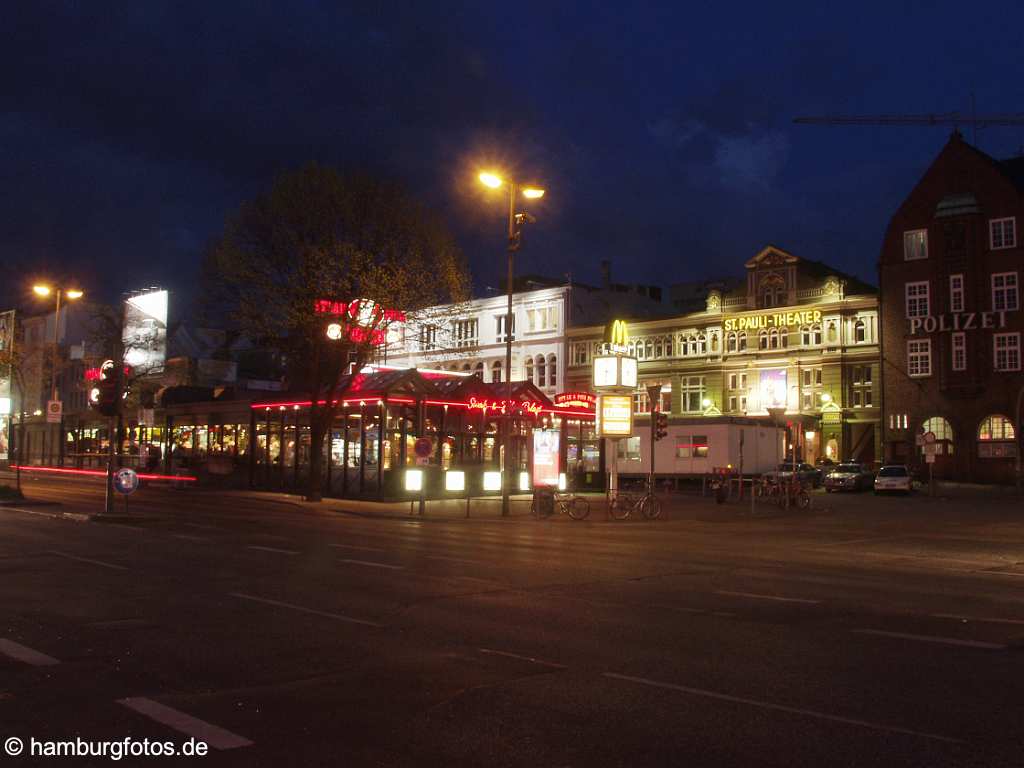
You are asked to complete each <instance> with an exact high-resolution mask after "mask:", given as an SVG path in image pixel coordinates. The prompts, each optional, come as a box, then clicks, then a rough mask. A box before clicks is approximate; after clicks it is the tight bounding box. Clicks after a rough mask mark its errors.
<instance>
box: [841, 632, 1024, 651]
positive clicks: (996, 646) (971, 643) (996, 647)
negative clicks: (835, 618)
mask: <svg viewBox="0 0 1024 768" xmlns="http://www.w3.org/2000/svg"><path fill="white" fill-rule="evenodd" d="M852 631H853V632H854V633H855V634H858V635H878V636H879V637H896V638H900V639H902V640H919V641H921V642H922V643H938V644H940V645H962V646H965V647H967V648H984V649H986V650H990V651H1005V650H1006V648H1007V646H1005V645H1003V644H1002V643H986V642H984V641H982V640H959V639H957V638H955V637H935V636H933V635H910V634H906V633H904V632H886V631H884V630H881V629H854V630H852Z"/></svg>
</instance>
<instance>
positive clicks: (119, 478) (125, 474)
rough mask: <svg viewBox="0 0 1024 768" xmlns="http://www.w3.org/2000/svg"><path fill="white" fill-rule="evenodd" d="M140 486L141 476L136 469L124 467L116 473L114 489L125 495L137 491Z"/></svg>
mask: <svg viewBox="0 0 1024 768" xmlns="http://www.w3.org/2000/svg"><path fill="white" fill-rule="evenodd" d="M138 487H139V476H138V474H136V472H135V470H134V469H130V468H129V467H123V468H122V469H119V470H117V472H115V473H114V490H115V491H117V492H118V493H123V494H124V495H125V496H128V495H129V494H132V493H135V491H136V490H137V489H138Z"/></svg>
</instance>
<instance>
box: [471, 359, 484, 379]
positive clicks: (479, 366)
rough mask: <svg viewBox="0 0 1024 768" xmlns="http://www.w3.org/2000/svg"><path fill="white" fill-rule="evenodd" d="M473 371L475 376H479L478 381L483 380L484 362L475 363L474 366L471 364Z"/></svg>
mask: <svg viewBox="0 0 1024 768" xmlns="http://www.w3.org/2000/svg"><path fill="white" fill-rule="evenodd" d="M473 373H475V374H476V375H477V376H479V377H480V381H483V380H484V364H483V363H477V364H476V365H475V366H473Z"/></svg>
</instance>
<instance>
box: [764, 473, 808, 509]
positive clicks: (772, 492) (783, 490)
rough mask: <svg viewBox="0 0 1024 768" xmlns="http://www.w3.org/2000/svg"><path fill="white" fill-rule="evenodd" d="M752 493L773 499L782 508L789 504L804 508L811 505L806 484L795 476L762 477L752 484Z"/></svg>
mask: <svg viewBox="0 0 1024 768" xmlns="http://www.w3.org/2000/svg"><path fill="white" fill-rule="evenodd" d="M754 495H755V496H757V497H758V498H761V499H768V500H770V501H774V502H775V503H776V504H778V505H779V506H780V507H782V508H783V509H785V508H787V507H789V506H790V505H792V506H795V507H796V508H797V509H801V510H805V509H810V507H811V495H810V494H809V493H808V492H807V486H806V485H805V484H804V483H802V482H801V481H800V479H799V478H797V477H793V476H790V477H787V478H782V479H779V478H773V477H762V478H761V480H760V482H758V483H756V484H755V485H754Z"/></svg>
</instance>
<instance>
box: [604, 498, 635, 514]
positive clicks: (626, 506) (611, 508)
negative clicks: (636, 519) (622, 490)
mask: <svg viewBox="0 0 1024 768" xmlns="http://www.w3.org/2000/svg"><path fill="white" fill-rule="evenodd" d="M632 508H633V505H632V504H631V503H630V502H629V500H628V499H624V498H622V497H621V496H616V497H615V498H614V499H612V500H611V502H610V503H609V504H608V514H610V515H611V516H612V518H613V519H615V520H625V519H626V518H627V517H629V512H630V510H631V509H632Z"/></svg>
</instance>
